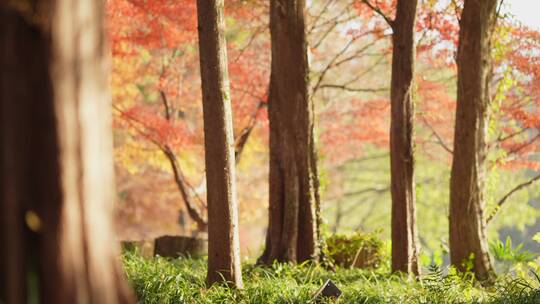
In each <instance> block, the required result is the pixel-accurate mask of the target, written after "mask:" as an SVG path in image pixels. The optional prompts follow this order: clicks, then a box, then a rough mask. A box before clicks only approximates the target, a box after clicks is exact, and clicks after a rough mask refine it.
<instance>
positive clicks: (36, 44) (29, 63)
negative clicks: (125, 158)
mask: <svg viewBox="0 0 540 304" xmlns="http://www.w3.org/2000/svg"><path fill="white" fill-rule="evenodd" d="M36 3H37V4H36ZM23 4H24V5H23ZM103 20H104V14H103V3H102V2H101V1H89V0H87V1H67V0H56V1H23V2H21V1H7V2H6V1H4V2H2V3H0V45H1V48H0V66H1V67H2V68H1V69H0V195H1V200H0V210H1V211H0V218H1V220H0V223H1V225H2V226H1V229H0V243H1V244H2V249H1V250H0V263H1V264H0V302H2V303H26V302H34V301H36V302H40V303H59V304H62V303H66V304H71V303H130V302H132V298H131V293H130V291H129V289H128V287H127V285H126V284H125V282H124V280H123V273H122V271H121V268H120V267H119V265H118V254H119V250H118V242H117V241H116V240H115V238H114V236H113V230H114V229H113V225H112V217H111V214H112V209H113V201H114V195H115V192H114V189H113V185H114V180H113V159H112V155H113V154H112V136H111V134H112V131H111V115H110V110H111V108H110V106H111V105H110V99H109V94H108V83H107V81H108V78H107V69H106V68H107V59H106V58H107V52H106V48H105V45H106V41H105V35H104V28H103V26H102V24H103Z"/></svg>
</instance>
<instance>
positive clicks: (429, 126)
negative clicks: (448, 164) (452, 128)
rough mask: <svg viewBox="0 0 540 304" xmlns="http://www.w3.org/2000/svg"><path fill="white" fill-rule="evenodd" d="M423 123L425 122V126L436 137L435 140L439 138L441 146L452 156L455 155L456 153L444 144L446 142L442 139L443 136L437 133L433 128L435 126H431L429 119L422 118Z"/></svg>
mask: <svg viewBox="0 0 540 304" xmlns="http://www.w3.org/2000/svg"><path fill="white" fill-rule="evenodd" d="M422 121H423V122H424V124H425V125H426V126H427V127H428V128H429V130H430V131H431V133H432V134H433V135H434V136H435V138H437V142H438V143H439V144H440V146H441V147H442V148H443V149H444V150H445V151H446V152H448V153H450V154H454V151H452V149H450V147H449V146H448V145H447V144H446V143H445V142H444V140H443V139H442V137H441V136H439V134H438V133H437V131H435V129H434V128H433V126H431V124H430V123H429V122H428V121H427V119H426V118H425V117H422Z"/></svg>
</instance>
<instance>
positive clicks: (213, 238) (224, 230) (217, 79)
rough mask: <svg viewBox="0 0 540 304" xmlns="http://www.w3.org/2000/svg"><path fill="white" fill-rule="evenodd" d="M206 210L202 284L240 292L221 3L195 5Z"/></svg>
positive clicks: (205, 0) (220, 0)
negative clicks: (223, 285) (224, 285)
mask: <svg viewBox="0 0 540 304" xmlns="http://www.w3.org/2000/svg"><path fill="white" fill-rule="evenodd" d="M197 15H198V22H199V25H198V28H199V53H200V64H201V82H202V91H203V112H204V148H205V160H206V161H205V163H206V185H207V189H208V191H207V205H208V276H207V283H208V284H212V283H214V282H221V281H223V280H225V281H226V282H228V283H229V284H233V285H235V286H236V287H238V288H241V287H242V272H241V265H240V240H239V235H238V209H237V208H238V207H237V199H236V181H235V161H234V135H233V125H232V113H231V100H230V92H229V75H228V69H227V46H226V43H225V33H224V27H225V20H224V16H223V0H197Z"/></svg>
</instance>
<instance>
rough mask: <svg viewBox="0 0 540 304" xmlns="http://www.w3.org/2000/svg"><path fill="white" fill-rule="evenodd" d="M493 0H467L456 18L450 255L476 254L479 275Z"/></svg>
mask: <svg viewBox="0 0 540 304" xmlns="http://www.w3.org/2000/svg"><path fill="white" fill-rule="evenodd" d="M496 6H497V0H465V6H464V9H463V14H462V16H461V21H460V33H459V49H458V57H457V65H458V91H457V109H456V126H455V134H454V150H453V151H454V159H453V162H452V172H451V179H450V257H451V262H452V264H453V265H455V266H456V267H457V268H458V269H460V270H466V269H465V268H466V267H465V266H464V264H463V262H464V261H467V260H469V259H470V258H471V257H474V260H473V265H474V266H473V271H474V273H475V274H476V276H477V277H478V278H479V279H487V278H489V277H490V276H491V274H492V273H493V269H492V266H491V262H490V258H489V254H488V248H487V241H486V231H485V218H484V204H485V201H484V184H485V168H484V167H485V164H484V163H485V158H486V132H487V127H488V115H489V103H490V101H489V84H488V78H489V77H488V74H489V70H490V61H491V60H490V47H491V43H490V41H491V36H492V32H493V28H494V26H495V21H496Z"/></svg>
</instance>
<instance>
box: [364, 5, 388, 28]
mask: <svg viewBox="0 0 540 304" xmlns="http://www.w3.org/2000/svg"><path fill="white" fill-rule="evenodd" d="M362 2H363V3H364V4H365V5H367V6H368V7H369V8H370V9H371V10H372V11H374V12H375V13H377V14H379V16H381V17H383V19H384V20H385V21H386V23H388V25H389V26H390V27H391V28H393V27H394V20H392V19H391V18H390V17H388V16H386V14H385V13H384V12H383V11H382V10H381V8H380V7H379V6H378V5H373V4H371V2H369V0H362Z"/></svg>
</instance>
